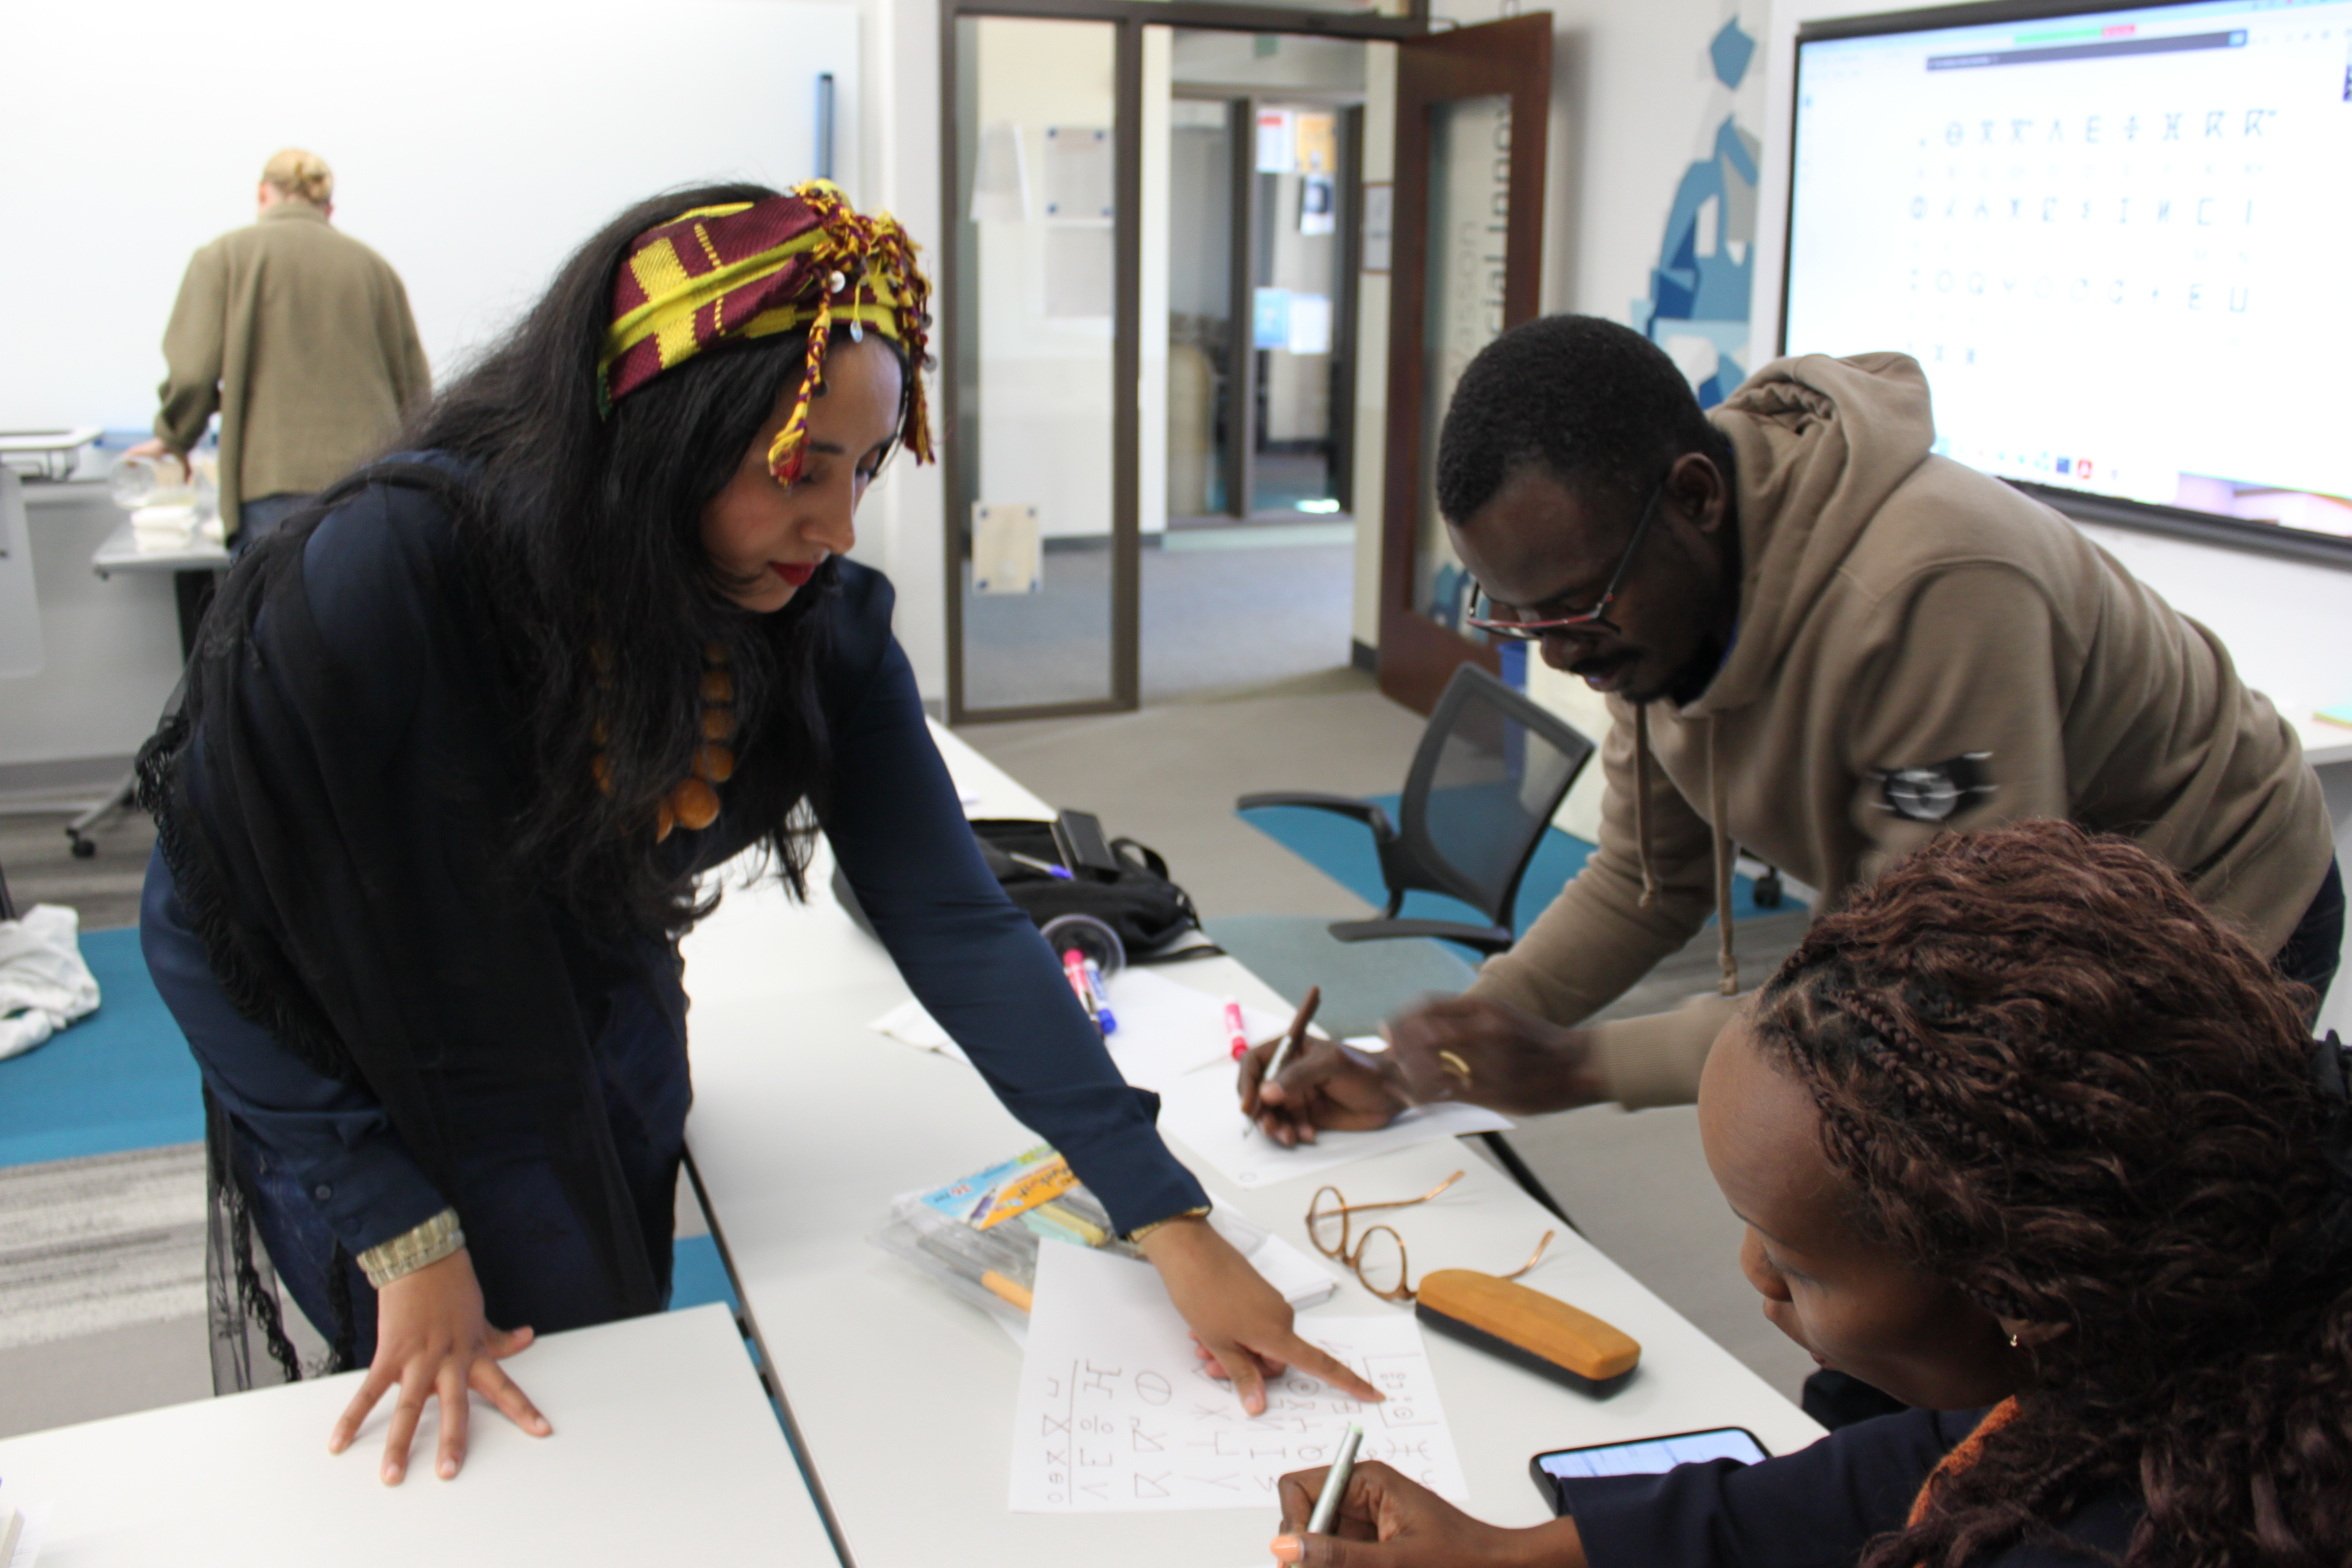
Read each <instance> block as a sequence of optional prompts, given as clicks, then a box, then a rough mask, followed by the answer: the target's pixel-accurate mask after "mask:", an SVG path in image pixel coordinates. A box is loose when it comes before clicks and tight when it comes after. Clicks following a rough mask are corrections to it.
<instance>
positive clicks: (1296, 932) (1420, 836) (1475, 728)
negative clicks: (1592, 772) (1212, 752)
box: [1206, 664, 1593, 1218]
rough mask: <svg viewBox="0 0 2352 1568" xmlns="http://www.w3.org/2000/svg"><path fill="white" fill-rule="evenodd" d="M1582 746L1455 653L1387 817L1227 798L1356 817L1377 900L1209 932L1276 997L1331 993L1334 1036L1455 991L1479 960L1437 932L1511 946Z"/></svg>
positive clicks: (1520, 1167)
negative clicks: (1530, 879) (1418, 901)
mask: <svg viewBox="0 0 2352 1568" xmlns="http://www.w3.org/2000/svg"><path fill="white" fill-rule="evenodd" d="M1592 754H1593V743H1592V742H1591V741H1590V740H1589V739H1587V738H1586V737H1585V736H1584V735H1583V734H1582V733H1581V732H1579V731H1578V730H1577V729H1576V728H1575V727H1574V726H1573V725H1571V724H1569V723H1568V722H1567V721H1565V720H1563V719H1562V718H1560V717H1559V716H1558V715H1557V714H1555V713H1552V712H1550V711H1549V710H1547V709H1545V708H1543V707H1541V706H1539V705H1538V704H1537V703H1535V702H1534V701H1533V700H1532V699H1530V698H1528V697H1527V696H1526V695H1524V694H1523V693H1520V692H1516V691H1513V690H1512V689H1511V688H1510V687H1508V686H1506V685H1504V684H1503V683H1502V682H1501V681H1499V680H1497V679H1495V678H1494V677H1493V676H1492V675H1489V674H1487V673H1486V671H1484V670H1482V669H1480V668H1478V667H1477V666H1476V665H1472V664H1465V665H1463V666H1462V667H1461V668H1460V669H1459V670H1457V671H1455V673H1454V678H1453V680H1452V681H1451V682H1449V683H1448V684H1447V686H1446V689H1445V691H1444V693H1443V694H1442V695H1441V696H1440V697H1439V698H1438V700H1437V707H1436V708H1435V709H1434V710H1433V711H1432V712H1431V713H1430V715H1429V725H1428V727H1427V728H1426V729H1424V730H1423V731H1422V733H1421V744H1420V745H1419V747H1418V748H1416V749H1415V751H1414V753H1413V762H1412V766H1411V767H1410V769H1409V770H1408V771H1407V772H1406V775H1405V789H1404V794H1403V797H1402V798H1401V799H1400V800H1399V801H1398V803H1397V818H1396V821H1395V822H1394V823H1391V822H1390V820H1389V816H1388V813H1387V812H1386V811H1385V810H1383V809H1382V808H1381V807H1380V806H1379V805H1377V804H1375V803H1374V802H1371V801H1366V800H1357V799H1354V798H1352V797H1349V796H1345V795H1321V794H1294V793H1281V792H1276V793H1265V794H1252V795H1244V796H1242V797H1241V798H1240V799H1239V800H1238V801H1236V802H1235V803H1234V804H1235V808H1236V809H1237V810H1241V811H1255V810H1258V809H1261V808H1263V807H1267V806H1299V807H1305V808H1308V809H1310V810H1317V811H1329V812H1335V813H1337V814H1339V815H1341V816H1344V817H1347V818H1349V819H1350V820H1352V821H1356V822H1361V823H1363V824H1364V826H1365V827H1366V829H1368V830H1369V831H1370V833H1371V835H1372V843H1373V847H1374V849H1375V850H1376V851H1377V852H1378V854H1379V856H1380V874H1381V880H1382V881H1383V882H1384V883H1386V885H1387V889H1388V900H1387V904H1386V906H1385V907H1384V908H1383V909H1382V910H1381V912H1380V913H1379V914H1378V915H1377V916H1375V917H1373V918H1372V919H1369V920H1339V921H1333V922H1330V923H1328V924H1325V923H1324V922H1322V921H1320V920H1316V919H1312V918H1301V917H1295V916H1280V915H1244V916H1236V917H1231V918H1227V919H1223V920H1212V921H1209V922H1208V923H1207V925H1206V929H1207V931H1208V934H1209V938H1210V940H1211V941H1213V942H1215V943H1217V944H1218V945H1219V946H1220V947H1222V948H1224V949H1225V951H1227V952H1228V953H1231V954H1232V955H1233V956H1234V957H1236V958H1238V959H1240V960H1241V961H1242V962H1243V963H1244V964H1246V965H1248V966H1249V968H1250V969H1251V970H1252V971H1253V972H1254V973H1256V974H1257V975H1258V976H1259V978H1261V979H1263V980H1264V981H1265V982H1266V983H1267V984H1268V985H1271V986H1272V987H1274V989H1275V990H1277V991H1279V992H1281V993H1282V994H1283V995H1285V996H1301V995H1304V994H1305V992H1306V988H1307V987H1308V986H1309V985H1320V986H1321V987H1322V988H1323V994H1324V995H1325V997H1327V998H1329V1000H1328V1001H1327V1002H1326V1004H1325V1006H1324V1008H1323V1011H1322V1013H1321V1014H1320V1016H1319V1021H1320V1023H1321V1025H1322V1027H1323V1029H1324V1030H1325V1032H1327V1033H1329V1034H1331V1035H1333V1036H1334V1037H1337V1038H1343V1039H1344V1038H1346V1037H1347V1036H1349V1035H1356V1034H1369V1033H1372V1032H1373V1031H1375V1030H1377V1029H1378V1028H1379V1027H1380V1024H1381V1022H1382V1020H1384V1019H1386V1018H1388V1017H1390V1016H1392V1015H1393V1014H1395V1013H1398V1012H1401V1011H1403V1010H1404V1009H1405V1008H1406V1007H1408V1006H1410V1005H1411V1004H1412V1003H1414V1002H1415V1001H1417V1000H1419V999H1420V998H1421V997H1423V996H1426V995H1429V994H1430V993H1432V992H1436V993H1442V994H1449V995H1450V994H1455V993H1458V992H1460V991H1462V990H1463V989H1464V988H1465V987H1467V986H1468V985H1469V984H1470V980H1471V977H1472V975H1473V974H1474V972H1475V971H1473V970H1472V968H1471V966H1470V964H1469V963H1468V962H1467V961H1466V960H1464V959H1463V958H1462V957H1461V956H1460V955H1459V954H1458V953H1457V952H1456V951H1455V950H1454V949H1453V948H1450V947H1447V946H1445V945H1444V944H1446V943H1455V944H1458V945H1459V946H1461V947H1467V948H1469V949H1471V950H1472V951H1473V952H1476V953H1479V954H1482V955H1485V954H1493V953H1499V952H1501V951H1502V950H1503V949H1504V948H1506V947H1509V946H1510V945H1511V943H1512V940H1513V938H1514V932H1513V929H1512V928H1513V924H1514V921H1513V914H1512V910H1513V906H1514V904H1515V903H1516V901H1517V899H1518V896H1519V884H1520V881H1521V880H1522V879H1523V878H1524V877H1525V876H1526V875H1527V866H1528V862H1529V861H1531V860H1533V859H1534V858H1535V850H1536V846H1537V845H1538V844H1539V843H1541V842H1542V840H1543V835H1544V831H1545V829H1547V828H1549V827H1550V826H1551V823H1552V814H1553V813H1554V812H1556V811H1558V810H1559V809H1560V802H1561V801H1562V800H1563V799H1565V798H1566V797H1567V794H1568V787H1569V786H1570V785H1571V784H1573V783H1575V782H1576V776H1577V774H1579V773H1580V772H1582V771H1583V770H1584V765H1585V764H1586V763H1587V762H1588V761H1590V760H1591V759H1592ZM1416 892H1420V893H1436V894H1441V895H1443V896H1445V897H1448V898H1452V899H1455V900H1458V901H1459V902H1461V903H1463V904H1466V905H1468V906H1469V907H1470V909H1471V910H1472V911H1473V912H1474V913H1475V914H1476V915H1477V916H1478V917H1479V918H1478V919H1477V920H1438V919H1427V918H1411V919H1408V918H1405V917H1404V915H1403V909H1404V904H1405V898H1406V895H1407V894H1410V893H1416ZM1404 938H1420V939H1421V940H1417V941H1406V940H1399V939H1404ZM1486 1138H1487V1146H1488V1148H1489V1149H1491V1150H1492V1151H1494V1153H1495V1156H1496V1158H1497V1159H1498V1160H1500V1161H1501V1162H1502V1164H1503V1166H1504V1168H1505V1169H1507V1170H1508V1171H1509V1172H1510V1173H1511V1175H1512V1176H1513V1177H1514V1178H1516V1179H1517V1180H1518V1182H1519V1184H1520V1185H1521V1186H1522V1187H1524V1188H1526V1189H1527V1191H1528V1192H1529V1194H1530V1195H1531V1196H1533V1197H1534V1198H1535V1199H1536V1200H1537V1201H1538V1202H1540V1203H1542V1204H1543V1205H1544V1206H1545V1207H1547V1208H1549V1209H1551V1210H1552V1211H1553V1212H1554V1213H1555V1214H1557V1213H1560V1207H1559V1205H1558V1204H1556V1203H1554V1202H1553V1201H1552V1200H1551V1198H1550V1196H1549V1195H1548V1194H1546V1193H1545V1192H1544V1190H1543V1188H1542V1186H1541V1185H1540V1184H1538V1183H1537V1181H1536V1179H1535V1176H1534V1174H1533V1173H1532V1172H1530V1171H1528V1170H1527V1168H1526V1166H1525V1165H1524V1164H1523V1163H1521V1161H1520V1160H1519V1157H1518V1155H1517V1154H1516V1153H1514V1152H1513V1151H1512V1150H1511V1149H1510V1147H1509V1146H1508V1145H1507V1144H1505V1143H1504V1142H1503V1141H1502V1139H1501V1137H1500V1136H1499V1135H1496V1134H1491V1133H1490V1134H1487V1135H1486ZM1562 1217H1563V1218H1565V1216H1564V1215H1563V1216H1562Z"/></svg>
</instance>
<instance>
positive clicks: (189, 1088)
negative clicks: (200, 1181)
mask: <svg viewBox="0 0 2352 1568" xmlns="http://www.w3.org/2000/svg"><path fill="white" fill-rule="evenodd" d="M82 961H83V962H85V963H87V964H88V965H89V966H90V973H91V974H92V975H94V976H95V977H96V978H97V981H98V995H99V997H100V1001H99V1004H98V1011H96V1012H94V1013H92V1014H91V1015H90V1016H89V1017H87V1018H85V1019H83V1020H82V1021H81V1022H80V1023H78V1024H75V1025H74V1026H73V1027H72V1028H70V1029H63V1030H60V1031H59V1032H58V1033H56V1034H54V1035H51V1036H50V1037H49V1039H48V1041H47V1042H46V1043H45V1044H42V1045H38V1046H35V1047H34V1048H33V1049H32V1050H30V1051H28V1052H26V1053H25V1054H24V1055H22V1056H14V1057H10V1058H9V1059H8V1060H7V1061H5V1062H0V1165H35V1164H41V1163H45V1162H47V1161H49V1160H75V1159H80V1158H82V1157H83V1156H85V1155H91V1154H122V1153H125V1152H127V1151H129V1150H132V1149H153V1148H160V1147H162V1146H163V1145H165V1144H171V1143H195V1142H197V1141H198V1140H199V1139H201V1138H202V1137H203V1136H204V1105H203V1102H202V1100H201V1098H200V1097H199V1094H198V1090H197V1083H196V1059H195V1058H194V1057H192V1056H190V1055H189V1054H188V1045H187V1042H186V1041H185V1040H182V1039H181V1038H180V1028H179V1025H178V1024H176V1023H174V1022H172V1016H171V1014H170V1013H169V1012H167V1011H166V1010H165V1009H164V1005H163V998H162V997H160V996H158V995H156V994H155V983H154V982H153V981H152V980H150V979H148V978H147V961H146V959H144V958H142V957H141V956H140V955H139V933H138V932H137V931H136V930H133V929H130V928H127V927H126V928H124V929H121V930H115V931H85V932H83V933H82Z"/></svg>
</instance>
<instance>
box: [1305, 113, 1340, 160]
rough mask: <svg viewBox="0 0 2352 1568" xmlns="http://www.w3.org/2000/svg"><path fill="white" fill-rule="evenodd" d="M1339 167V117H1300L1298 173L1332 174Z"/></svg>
mask: <svg viewBox="0 0 2352 1568" xmlns="http://www.w3.org/2000/svg"><path fill="white" fill-rule="evenodd" d="M1338 167H1339V116H1338V115H1336V114H1301V115H1300V116H1298V172H1299V173H1301V174H1330V173H1331V172H1333V171H1334V170H1336V169H1337V168H1338Z"/></svg>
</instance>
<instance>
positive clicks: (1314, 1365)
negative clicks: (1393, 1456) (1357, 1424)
mask: <svg viewBox="0 0 2352 1568" xmlns="http://www.w3.org/2000/svg"><path fill="white" fill-rule="evenodd" d="M1272 1353H1273V1354H1274V1355H1275V1356H1277V1357H1279V1358H1280V1359H1282V1360H1284V1361H1287V1362H1289V1363H1290V1364H1291V1365H1292V1366H1294V1367H1297V1368H1298V1369H1299V1370H1301V1371H1303V1372H1311V1373H1313V1374H1314V1375H1315V1376H1317V1377H1319V1378H1321V1379H1322V1380H1323V1381H1324V1382H1326V1383H1329V1384H1330V1385H1331V1386H1332V1387H1334V1388H1337V1389H1341V1390H1344V1391H1345V1392H1347V1393H1350V1394H1353V1395H1355V1396H1356V1397H1357V1398H1358V1399H1365V1400H1370V1401H1371V1402H1372V1403H1373V1404H1376V1405H1377V1404H1383V1403H1386V1402H1387V1399H1388V1396H1387V1395H1386V1394H1383V1393H1382V1392H1381V1391H1380V1390H1379V1389H1377V1388H1374V1387H1373V1386H1372V1385H1371V1384H1370V1383H1367V1382H1365V1381H1364V1379H1363V1378H1362V1377H1360V1376H1358V1375H1357V1373H1356V1370H1355V1368H1353V1367H1351V1366H1349V1365H1348V1364H1347V1363H1346V1362H1344V1361H1342V1360H1340V1359H1339V1358H1338V1357H1337V1356H1335V1355H1333V1354H1332V1353H1331V1352H1330V1351H1328V1350H1325V1349H1324V1348H1323V1347H1322V1346H1321V1345H1314V1344H1309V1343H1308V1342H1307V1341H1306V1340H1303V1339H1301V1338H1299V1336H1298V1335H1297V1334H1295V1333H1294V1334H1292V1335H1290V1336H1289V1337H1288V1339H1287V1341H1286V1342H1285V1343H1284V1344H1283V1345H1281V1346H1280V1347H1279V1348H1278V1349H1276V1350H1275V1351H1274V1352H1272Z"/></svg>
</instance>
